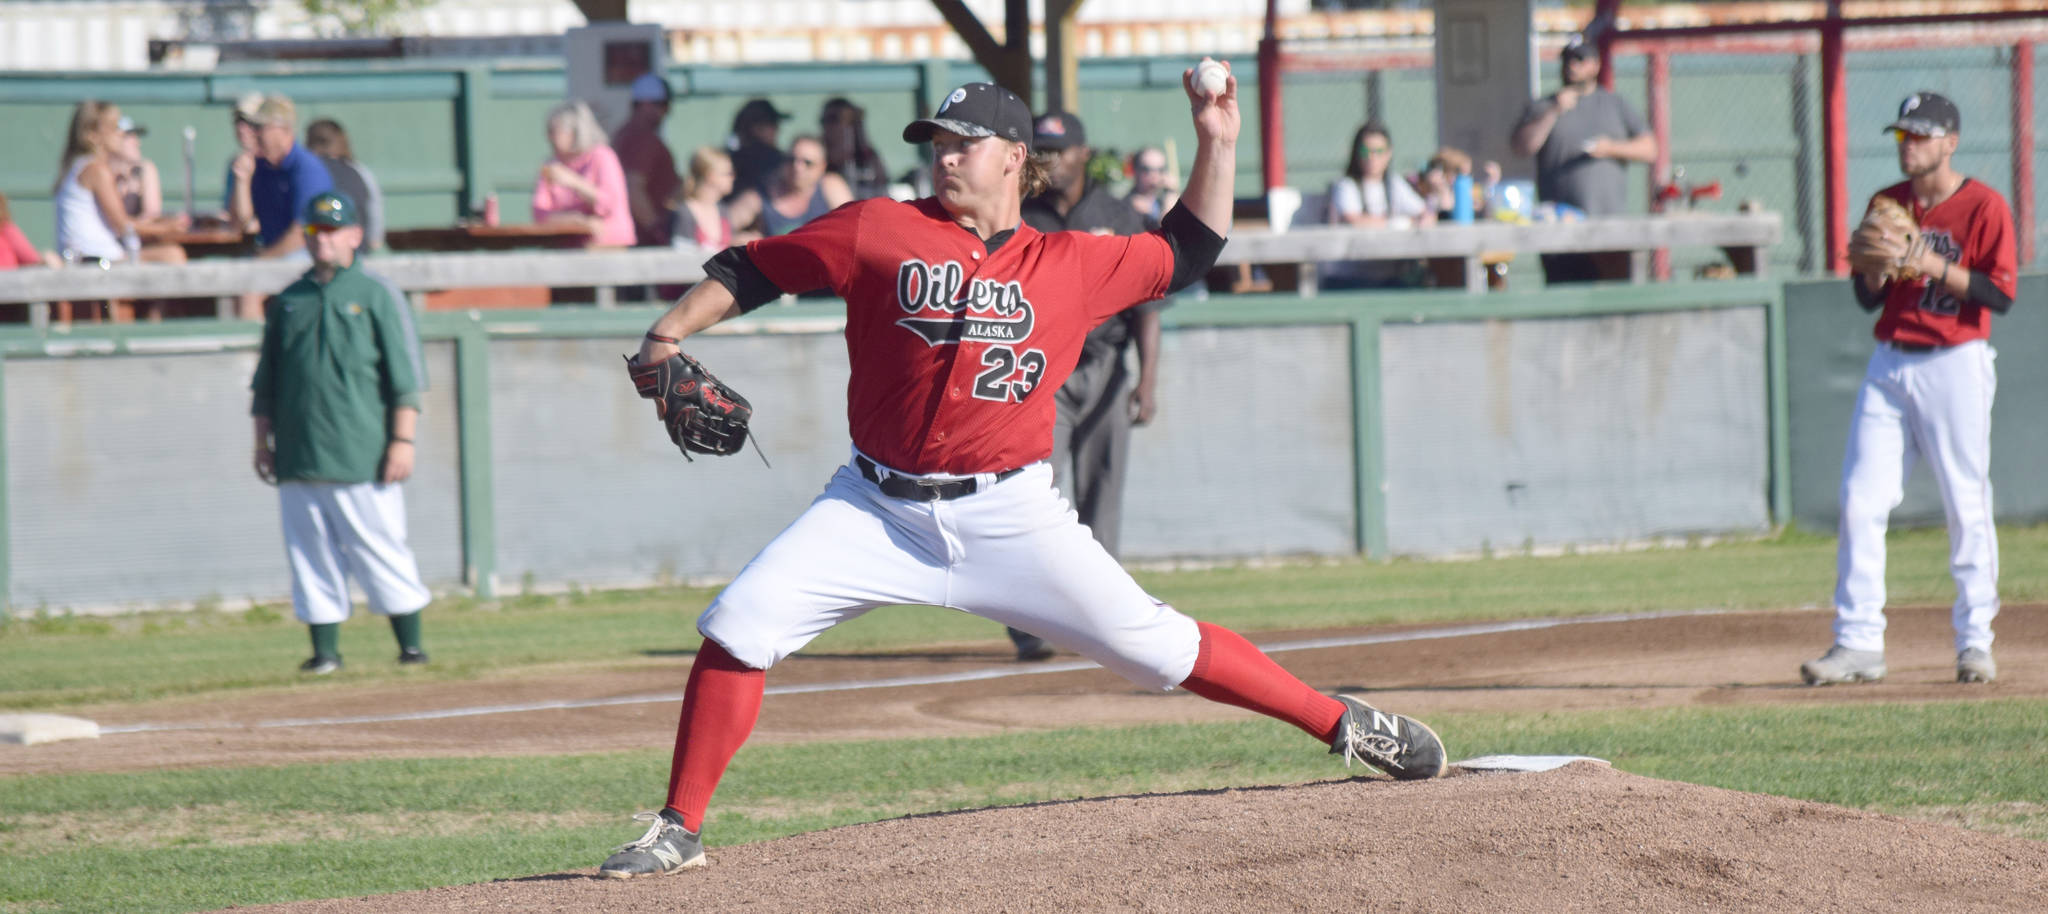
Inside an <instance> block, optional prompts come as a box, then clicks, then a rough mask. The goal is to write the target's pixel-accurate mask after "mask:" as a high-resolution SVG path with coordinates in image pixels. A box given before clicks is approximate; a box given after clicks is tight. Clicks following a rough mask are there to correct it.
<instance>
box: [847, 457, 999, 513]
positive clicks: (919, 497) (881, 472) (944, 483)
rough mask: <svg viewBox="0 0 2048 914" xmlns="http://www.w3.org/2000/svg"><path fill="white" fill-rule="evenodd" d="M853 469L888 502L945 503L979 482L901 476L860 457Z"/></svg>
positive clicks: (970, 478) (969, 492)
mask: <svg viewBox="0 0 2048 914" xmlns="http://www.w3.org/2000/svg"><path fill="white" fill-rule="evenodd" d="M853 465H854V466H857V467H860V475H862V476H864V477H867V481H869V482H872V483H874V484H875V485H877V486H880V487H881V488H882V494H883V495H887V496H889V497H890V498H901V499H903V500H905V501H947V500H950V499H954V498H959V497H960V496H962V495H973V494H974V493H976V492H979V491H981V480H980V479H978V478H976V477H973V476H902V475H899V474H897V473H896V472H895V471H894V470H890V469H887V468H885V467H882V466H881V465H879V464H877V463H875V462H874V461H872V460H869V459H867V458H866V457H865V456H862V455H860V454H855V455H854V456H853ZM1022 472H1024V468H1023V467H1017V468H1015V469H1010V470H1004V471H1002V472H1000V473H997V474H996V478H995V481H996V482H1002V481H1003V480H1005V479H1008V478H1010V477H1012V476H1015V475H1017V474H1018V473H1022Z"/></svg>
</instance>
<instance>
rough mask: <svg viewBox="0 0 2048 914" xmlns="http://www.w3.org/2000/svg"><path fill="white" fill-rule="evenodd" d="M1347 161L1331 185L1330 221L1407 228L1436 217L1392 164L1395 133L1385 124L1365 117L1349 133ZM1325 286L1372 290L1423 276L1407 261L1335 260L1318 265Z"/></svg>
mask: <svg viewBox="0 0 2048 914" xmlns="http://www.w3.org/2000/svg"><path fill="white" fill-rule="evenodd" d="M1350 155H1351V160H1350V162H1349V163H1348V164H1346V165H1345V166H1344V177H1341V178H1338V179H1337V180H1336V181H1334V182H1332V183H1331V184H1330V201H1329V214H1328V219H1327V221H1328V222H1329V223H1330V224H1331V225H1350V226H1357V227H1359V228H1408V227H1410V226H1413V225H1418V224H1419V225H1428V224H1430V223H1433V222H1435V221H1436V213H1434V212H1432V211H1431V210H1430V208H1429V205H1428V204H1427V203H1424V202H1423V199H1422V196H1421V195H1420V194H1417V193H1416V192H1415V188H1414V187H1412V186H1410V185H1409V183H1408V181H1407V179H1405V178H1402V177H1401V176H1400V175H1399V174H1396V173H1395V171H1394V169H1393V167H1392V166H1393V162H1394V137H1393V134H1392V133H1390V132H1388V130H1387V127H1386V125H1385V124H1382V123H1380V122H1379V121H1367V122H1366V123H1365V125H1364V126H1361V127H1359V128H1358V131H1357V132H1356V133H1354V134H1352V136H1351V150H1350ZM1320 277H1321V283H1322V287H1323V288H1325V289H1376V288H1388V287H1393V286H1412V285H1417V284H1419V283H1420V282H1421V281H1422V270H1421V267H1420V264H1418V263H1416V262H1414V261H1408V260H1339V261H1330V262H1328V263H1324V264H1323V265H1322V267H1321V269H1320Z"/></svg>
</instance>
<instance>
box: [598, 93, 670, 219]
mask: <svg viewBox="0 0 2048 914" xmlns="http://www.w3.org/2000/svg"><path fill="white" fill-rule="evenodd" d="M669 96H670V92H669V86H668V80H666V79H663V78H662V77H661V74H659V73H642V74H640V78H638V79H635V80H633V112H632V113H631V114H629V115H627V116H626V123H624V124H622V125H620V127H619V129H618V132H617V133H615V134H613V136H612V151H613V152H616V153H618V154H619V166H620V167H621V168H623V169H625V172H626V205H627V206H628V207H629V208H630V209H632V211H633V233H634V235H635V236H636V238H637V240H636V242H635V243H636V244H638V245H639V246H640V247H661V248H665V247H668V241H669V223H670V222H671V221H673V218H674V216H675V205H676V200H675V197H676V193H677V191H679V190H681V188H682V184H683V182H682V179H681V178H679V177H677V176H676V157H675V156H674V155H672V154H670V153H669V150H668V144H667V143H665V142H663V141H662V139H661V122H662V119H663V118H666V117H668V102H669Z"/></svg>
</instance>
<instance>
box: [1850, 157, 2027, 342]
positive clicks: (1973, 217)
mask: <svg viewBox="0 0 2048 914" xmlns="http://www.w3.org/2000/svg"><path fill="white" fill-rule="evenodd" d="M1877 193H1878V196H1886V197H1891V198H1892V199H1894V200H1897V201H1899V202H1900V203H1902V204H1904V205H1905V206H1906V208H1907V209H1909V210H1911V211H1912V213H1913V218H1914V219H1916V220H1918V221H1919V223H1920V231H1921V232H1923V233H1924V234H1926V236H1927V244H1928V246H1929V247H1930V248H1932V249H1933V250H1934V251H1935V252H1937V253H1939V254H1941V256H1943V257H1945V258H1947V259H1948V261H1949V262H1950V263H1954V264H1960V265H1962V266H1964V267H1968V268H1969V269H1970V272H1972V273H1980V274H1982V275H1983V276H1984V278H1986V279H1988V280H1990V281H1991V284H1992V285H1994V286H1997V287H1998V290H1999V291H2001V292H2004V293H2005V294H2006V295H2008V296H2014V295H2017V294H2018V289H2019V285H2018V282H2019V255H2018V253H2016V249H2015V247H2014V240H2013V226H2012V210H2011V209H2009V208H2007V207H2006V205H2005V198H2004V197H2001V196H1999V195H1998V191H1995V190H1992V189H1991V188H1989V187H1986V186H1985V185H1984V183H1983V182H1982V181H1977V180H1974V179H1970V178H1965V179H1963V185H1962V186H1961V187H1958V188H1956V192H1955V193H1953V194H1950V195H1949V198H1948V199H1946V200H1943V201H1941V202H1940V203H1937V204H1935V205H1934V206H1932V207H1930V208H1927V209H1921V208H1920V205H1919V204H1918V203H1917V202H1915V200H1914V198H1913V185H1912V182H1910V181H1901V182H1899V183H1897V184H1894V185H1892V186H1890V187H1887V188H1885V189H1884V190H1881V191H1878V192H1877ZM1873 199H1874V198H1873ZM1937 278H1938V277H1935V276H1923V277H1920V278H1919V279H1915V280H1912V281H1910V282H1901V281H1897V280H1894V281H1893V282H1892V284H1891V286H1890V288H1888V289H1886V290H1885V296H1884V314H1882V315H1880V316H1879V317H1878V319H1877V328H1876V329H1875V330H1874V331H1873V332H1874V333H1875V334H1876V336H1877V338H1878V339H1880V340H1892V341H1895V342H1900V343H1913V344H1920V345H1935V346H1953V345H1955V344H1957V343H1966V342H1969V341H1970V340H1981V339H1985V338H1988V337H1989V336H1991V309H1989V308H1986V307H1984V306H1983V305H1980V304H1977V303H1975V302H1967V301H1964V300H1962V299H1959V298H1956V297H1955V296H1953V295H1950V294H1948V293H1947V292H1944V291H1942V290H1941V289H1939V288H1938V287H1937V284H1936V282H1935V280H1936V279H1937Z"/></svg>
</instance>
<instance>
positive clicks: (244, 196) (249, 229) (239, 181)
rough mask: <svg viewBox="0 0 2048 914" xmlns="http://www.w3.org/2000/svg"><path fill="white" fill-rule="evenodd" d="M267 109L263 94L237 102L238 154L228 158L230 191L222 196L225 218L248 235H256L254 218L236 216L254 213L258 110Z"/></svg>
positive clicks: (254, 93) (226, 182)
mask: <svg viewBox="0 0 2048 914" xmlns="http://www.w3.org/2000/svg"><path fill="white" fill-rule="evenodd" d="M261 107H263V93H261V92H250V93H246V94H244V95H243V96H242V97H240V98H237V99H235V116H234V130H235V154H234V155H231V156H228V170H227V179H226V181H225V183H224V185H223V186H225V187H226V188H227V190H226V191H225V192H224V193H223V194H222V196H221V203H220V208H221V218H222V219H224V220H226V221H227V222H228V223H229V224H231V225H233V226H235V227H236V228H238V229H239V230H240V231H241V232H242V233H243V234H245V235H253V234H255V233H256V218H255V216H253V215H250V216H246V217H243V218H241V219H239V220H238V219H236V218H235V214H236V213H252V214H253V213H254V212H255V209H254V207H253V206H252V205H251V204H250V202H249V179H250V178H251V177H253V176H255V174H256V109H258V108H261Z"/></svg>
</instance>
